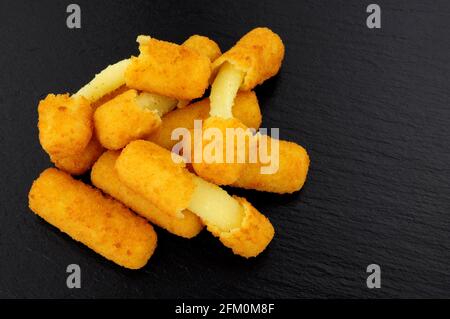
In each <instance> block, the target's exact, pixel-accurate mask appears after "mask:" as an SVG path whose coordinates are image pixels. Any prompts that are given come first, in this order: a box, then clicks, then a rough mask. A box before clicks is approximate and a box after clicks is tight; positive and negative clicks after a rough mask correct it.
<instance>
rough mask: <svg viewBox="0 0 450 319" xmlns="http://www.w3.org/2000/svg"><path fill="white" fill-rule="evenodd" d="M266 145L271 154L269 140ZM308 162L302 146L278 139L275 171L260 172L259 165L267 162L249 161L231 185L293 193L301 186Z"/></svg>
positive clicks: (305, 175) (304, 178) (304, 179)
mask: <svg viewBox="0 0 450 319" xmlns="http://www.w3.org/2000/svg"><path fill="white" fill-rule="evenodd" d="M267 146H268V155H271V154H272V153H271V143H270V142H269V143H268V144H267ZM309 162H310V161H309V156H308V153H307V152H306V150H305V149H304V148H303V147H302V146H300V145H298V144H296V143H292V142H288V141H281V140H280V141H279V164H278V171H277V172H276V173H274V174H261V167H262V166H267V164H264V165H263V164H261V162H258V163H255V164H253V163H249V164H247V165H246V166H245V169H244V170H243V171H242V174H241V175H240V176H239V178H238V179H237V180H236V181H235V182H234V183H233V184H232V186H236V187H241V188H247V189H255V190H259V191H266V192H272V193H280V194H284V193H293V192H296V191H298V190H300V189H301V188H302V187H303V184H304V183H305V181H306V177H307V175H308V169H309Z"/></svg>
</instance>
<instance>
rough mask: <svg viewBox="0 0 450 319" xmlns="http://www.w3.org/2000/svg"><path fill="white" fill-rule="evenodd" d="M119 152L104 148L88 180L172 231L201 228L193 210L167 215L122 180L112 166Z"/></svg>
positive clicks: (190, 232)
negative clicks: (104, 150)
mask: <svg viewBox="0 0 450 319" xmlns="http://www.w3.org/2000/svg"><path fill="white" fill-rule="evenodd" d="M119 154H120V153H119V152H113V151H107V152H105V153H104V154H103V155H102V156H101V157H100V158H99V159H98V161H97V162H96V163H95V164H94V167H92V171H91V181H92V183H93V184H94V185H95V186H96V187H98V188H99V189H101V190H102V191H104V192H105V193H107V194H109V195H111V196H112V197H114V198H115V199H117V200H119V201H120V202H122V203H124V204H125V205H126V206H128V207H129V208H131V209H132V210H133V211H135V212H136V213H137V214H139V215H141V216H142V217H145V218H146V219H148V220H149V221H150V222H152V223H153V224H155V225H158V226H159V227H162V228H164V229H166V230H167V231H169V232H171V233H172V234H175V235H178V236H181V237H185V238H192V237H194V236H196V235H197V234H198V233H199V232H200V231H201V230H202V229H203V223H202V222H201V220H200V218H198V217H197V215H195V214H193V213H192V212H190V211H187V210H185V211H184V212H183V215H184V218H177V217H173V216H169V215H168V214H166V213H164V212H163V211H161V210H160V209H158V208H157V207H156V206H155V205H153V203H152V202H151V201H149V200H148V199H146V198H145V197H143V196H141V195H139V194H138V193H136V192H134V191H132V190H131V189H130V188H128V187H127V186H126V185H125V184H124V183H122V182H121V180H120V179H119V176H118V175H117V172H116V169H115V164H116V160H117V158H118V157H119Z"/></svg>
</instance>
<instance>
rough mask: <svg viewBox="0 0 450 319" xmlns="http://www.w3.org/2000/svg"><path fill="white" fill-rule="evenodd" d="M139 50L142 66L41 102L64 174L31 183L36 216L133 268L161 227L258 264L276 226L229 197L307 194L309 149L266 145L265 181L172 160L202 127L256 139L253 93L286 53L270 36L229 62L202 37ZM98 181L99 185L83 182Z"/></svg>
mask: <svg viewBox="0 0 450 319" xmlns="http://www.w3.org/2000/svg"><path fill="white" fill-rule="evenodd" d="M137 42H138V43H139V51H140V53H139V55H138V56H137V57H135V56H132V57H130V58H127V59H124V60H122V61H119V62H117V63H115V64H112V65H110V66H108V67H107V68H106V69H104V70H103V71H101V72H100V73H98V74H97V75H96V76H95V77H94V78H93V79H92V80H91V81H90V82H89V83H88V84H87V85H85V86H84V87H82V88H81V89H80V90H79V91H78V92H77V93H75V94H72V95H71V94H69V93H67V94H49V95H47V97H46V98H45V99H43V100H41V101H40V102H39V106H38V114H39V121H38V128H39V141H40V143H41V145H42V148H43V149H44V150H45V152H46V153H47V154H48V155H49V157H50V160H51V162H52V163H53V164H54V166H55V168H48V169H46V170H44V171H43V172H42V173H41V174H40V176H39V177H38V178H37V179H36V180H35V181H34V182H33V185H32V187H31V190H30V192H29V207H30V209H31V210H32V211H33V212H34V213H36V214H37V215H39V216H40V217H42V218H43V219H45V220H46V221H47V222H49V223H50V224H52V225H54V226H55V227H57V228H59V229H60V230H61V231H63V232H65V233H67V234H68V235H69V236H71V237H72V238H73V239H75V240H77V241H79V242H81V243H83V244H85V245H86V246H88V247H89V248H91V249H92V250H94V251H96V252H97V253H99V254H100V255H102V256H104V257H105V258H107V259H109V260H111V261H113V262H115V263H117V264H119V265H121V266H123V267H126V268H130V269H138V268H141V267H143V266H144V265H145V264H146V263H147V261H148V260H149V258H150V257H151V256H152V254H153V252H154V250H155V248H156V243H157V236H156V233H155V231H154V229H153V226H152V224H153V225H156V226H159V227H161V228H164V229H165V230H167V231H168V232H170V233H172V234H174V235H177V236H181V237H184V238H192V237H194V236H196V235H197V234H198V233H199V232H200V231H201V230H202V229H203V227H204V226H206V228H207V230H208V231H209V232H211V233H212V234H213V235H214V236H215V237H217V238H218V239H219V240H220V241H221V242H222V243H223V245H225V246H226V247H228V248H230V249H231V250H232V251H233V253H234V254H237V255H240V256H243V257H246V258H249V257H254V256H257V255H258V254H260V253H261V252H262V251H263V250H264V249H265V248H266V247H267V245H268V244H269V243H270V241H271V240H272V238H273V236H274V228H273V226H272V224H271V223H270V221H269V220H268V219H267V218H266V217H265V216H264V215H263V214H261V213H260V212H259V211H258V210H256V209H255V208H254V207H253V206H252V205H251V204H250V203H249V202H248V201H247V200H246V199H245V198H242V197H237V196H230V195H229V194H228V193H227V192H226V191H225V190H223V189H222V188H221V187H220V186H224V185H229V186H233V187H241V188H246V189H255V190H258V191H265V192H274V193H279V194H283V193H292V192H295V191H298V190H299V189H301V187H302V186H303V184H304V182H305V180H306V176H307V172H308V167H309V158H308V155H307V153H306V151H305V149H304V148H303V147H301V146H299V145H297V144H295V143H291V142H287V141H282V140H278V139H274V138H271V137H268V136H265V138H266V140H271V142H275V143H277V144H276V145H277V147H276V149H277V152H278V154H277V155H278V156H279V167H278V170H277V171H276V172H274V173H272V174H263V173H261V167H262V165H263V164H262V163H261V162H258V161H256V162H254V161H253V162H250V161H248V160H247V161H243V162H242V161H241V162H235V163H229V162H226V163H223V162H220V163H219V162H207V161H194V162H192V163H186V161H184V160H183V157H182V155H180V154H182V153H183V152H186V150H182V152H180V154H175V153H174V152H172V150H173V147H174V145H175V144H176V141H175V140H172V133H173V131H174V130H175V129H177V128H185V129H187V130H190V131H192V130H193V128H194V121H195V120H202V121H203V127H202V129H203V130H206V129H207V128H216V129H218V130H219V131H220V132H225V130H226V129H230V128H240V129H242V130H244V131H246V132H247V131H249V132H250V131H251V132H252V134H253V135H255V130H257V129H259V127H260V125H261V112H260V108H259V104H258V100H257V97H256V95H255V93H254V92H253V91H252V90H253V89H254V88H255V86H257V85H259V84H261V83H263V82H264V81H265V80H267V79H269V78H271V77H272V76H274V75H275V74H277V73H278V71H279V69H280V67H281V63H282V60H283V57H284V45H283V42H282V41H281V39H280V37H279V36H278V35H277V34H275V33H274V32H272V31H271V30H270V29H268V28H256V29H253V30H252V31H250V32H249V33H247V34H246V35H244V36H243V37H242V38H241V39H240V40H239V41H238V42H237V43H236V44H235V45H234V46H233V47H232V48H231V49H229V50H228V51H226V52H225V53H222V52H221V50H220V48H219V46H218V45H217V44H216V43H215V42H214V41H212V40H211V39H209V38H207V37H204V36H199V35H194V36H192V37H190V38H189V39H187V40H186V41H185V42H184V43H183V44H181V45H179V44H175V43H170V42H166V41H160V40H157V39H154V38H151V37H149V36H142V35H141V36H138V38H137ZM209 87H210V90H209V92H210V93H209V97H205V95H206V94H205V92H207V89H208V88H209ZM256 134H259V133H256ZM224 135H225V134H224ZM201 139H206V137H204V136H203V137H201ZM195 143H196V142H193V144H195ZM202 145H203V144H202ZM270 145H272V144H270ZM254 147H256V148H258V147H261V146H260V145H259V144H256V146H254ZM195 148H196V145H193V146H192V149H195ZM271 150H272V152H274V148H272V149H271ZM191 151H192V150H189V152H191ZM224 151H226V149H225V148H224ZM269 151H270V149H269ZM269 155H270V154H269ZM174 158H176V159H178V160H174ZM89 170H90V177H91V183H92V185H88V184H85V183H83V182H82V181H80V180H78V179H75V178H74V177H73V176H76V175H81V174H84V173H86V172H88V171H89Z"/></svg>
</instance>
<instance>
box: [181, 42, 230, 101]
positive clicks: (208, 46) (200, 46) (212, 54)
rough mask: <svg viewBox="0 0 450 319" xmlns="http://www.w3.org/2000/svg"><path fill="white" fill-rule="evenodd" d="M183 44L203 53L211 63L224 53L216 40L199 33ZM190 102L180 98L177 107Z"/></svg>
mask: <svg viewBox="0 0 450 319" xmlns="http://www.w3.org/2000/svg"><path fill="white" fill-rule="evenodd" d="M182 45H183V46H185V47H187V48H191V49H193V50H195V51H196V52H197V53H199V54H201V55H205V56H206V57H207V58H208V59H209V60H210V61H211V63H212V62H214V60H215V59H217V58H218V57H219V56H220V55H221V54H222V51H220V47H219V45H218V44H217V43H216V42H214V41H213V40H211V39H210V38H208V37H205V36H202V35H198V34H194V35H192V36H190V37H189V38H188V39H187V40H186V41H184V42H183V44H182ZM189 104H190V101H189V100H180V101H178V104H177V107H178V108H184V107H185V106H187V105H189Z"/></svg>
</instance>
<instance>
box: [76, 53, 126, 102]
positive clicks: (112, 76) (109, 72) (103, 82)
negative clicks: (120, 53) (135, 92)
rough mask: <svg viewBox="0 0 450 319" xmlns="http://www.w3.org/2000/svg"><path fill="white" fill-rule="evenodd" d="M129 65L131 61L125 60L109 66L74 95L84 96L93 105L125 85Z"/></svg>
mask: <svg viewBox="0 0 450 319" xmlns="http://www.w3.org/2000/svg"><path fill="white" fill-rule="evenodd" d="M129 64H130V59H125V60H122V61H119V62H117V63H115V64H112V65H109V66H108V67H106V68H105V69H104V70H102V71H101V72H99V73H98V74H96V75H95V77H94V78H93V79H92V80H91V81H90V82H89V83H88V84H86V85H85V86H83V87H82V88H81V89H80V90H79V91H78V92H77V93H75V94H74V95H75V96H77V97H78V96H84V97H85V98H86V99H87V100H88V101H90V102H91V103H94V102H96V101H97V100H99V99H101V98H102V97H104V96H105V95H107V94H109V93H111V92H113V91H115V90H117V89H119V88H120V87H121V86H124V85H125V70H126V69H127V67H128V65H129Z"/></svg>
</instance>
